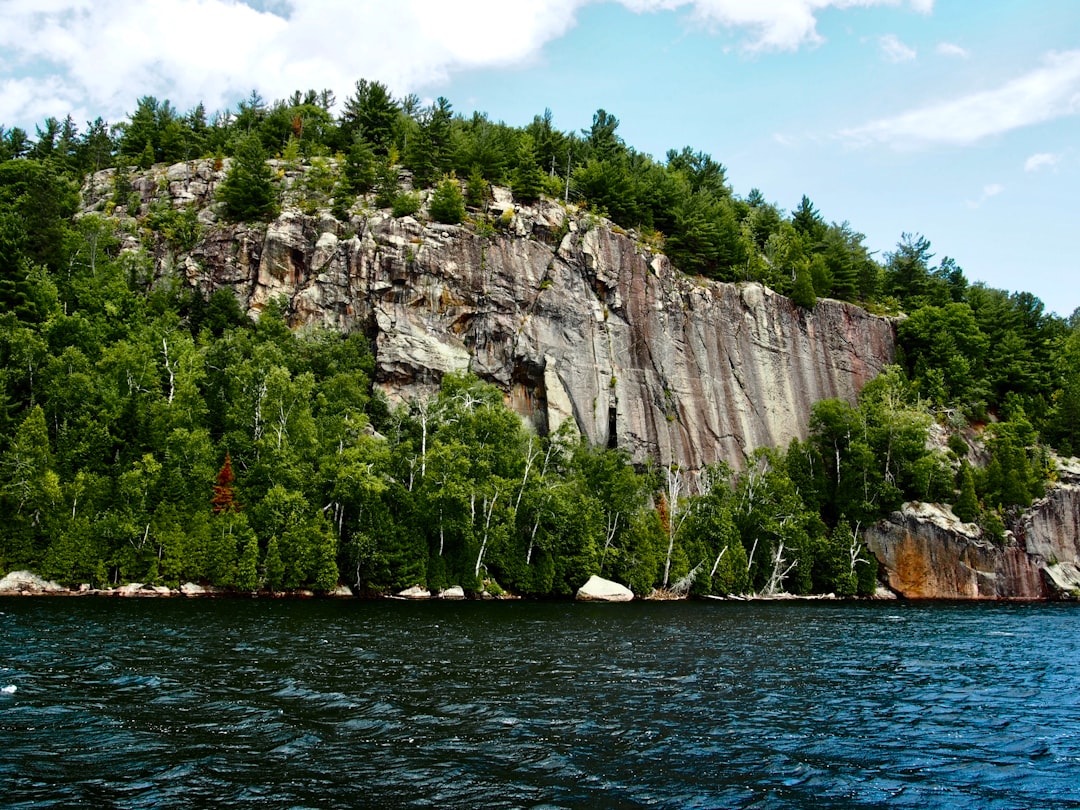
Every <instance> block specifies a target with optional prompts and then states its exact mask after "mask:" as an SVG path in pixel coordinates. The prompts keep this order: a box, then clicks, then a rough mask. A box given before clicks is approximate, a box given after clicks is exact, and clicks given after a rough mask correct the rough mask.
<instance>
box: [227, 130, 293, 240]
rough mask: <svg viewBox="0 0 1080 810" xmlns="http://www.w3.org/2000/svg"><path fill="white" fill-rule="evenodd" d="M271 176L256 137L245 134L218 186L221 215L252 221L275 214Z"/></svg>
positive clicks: (275, 198) (266, 218)
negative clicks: (221, 208) (221, 207)
mask: <svg viewBox="0 0 1080 810" xmlns="http://www.w3.org/2000/svg"><path fill="white" fill-rule="evenodd" d="M273 178H274V175H273V172H272V171H271V169H270V166H269V165H267V163H266V153H265V152H264V151H263V148H262V145H261V144H260V143H259V139H258V138H257V137H256V136H254V135H249V136H248V137H246V138H245V139H244V140H243V141H242V142H241V143H240V146H239V147H238V149H237V151H236V157H235V158H233V162H232V165H231V166H230V167H229V172H228V174H227V175H226V176H225V179H224V180H223V181H222V182H221V185H220V186H219V187H218V199H220V200H221V201H222V203H224V206H223V213H224V216H225V218H226V219H227V220H229V221H231V222H252V221H269V220H271V219H273V218H274V217H276V216H277V213H278V203H277V193H276V191H275V189H274V184H273Z"/></svg>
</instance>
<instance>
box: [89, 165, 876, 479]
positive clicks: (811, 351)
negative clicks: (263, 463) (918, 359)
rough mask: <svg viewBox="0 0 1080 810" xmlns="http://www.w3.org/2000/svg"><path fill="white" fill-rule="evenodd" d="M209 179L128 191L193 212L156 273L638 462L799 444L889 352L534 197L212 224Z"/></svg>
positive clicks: (838, 318)
mask: <svg viewBox="0 0 1080 810" xmlns="http://www.w3.org/2000/svg"><path fill="white" fill-rule="evenodd" d="M282 171H283V172H284V173H285V180H284V181H283V182H284V183H285V184H286V185H288V184H289V183H291V182H295V178H294V177H293V175H295V174H297V170H289V172H285V170H284V169H282ZM110 172H111V170H110ZM110 172H104V173H100V174H99V175H95V176H94V177H93V178H91V180H90V181H89V182H88V184H87V187H86V188H85V189H84V204H85V206H86V207H87V208H88V209H93V208H95V207H96V208H98V209H101V208H102V207H103V206H104V205H105V203H104V202H103V200H104V199H105V194H106V190H107V188H108V186H109V183H110ZM290 172H291V174H290ZM221 176H222V169H215V167H214V166H213V164H212V162H211V161H196V162H193V163H187V164H179V165H177V166H173V167H169V168H164V167H158V168H157V169H155V170H154V171H153V172H152V173H151V175H149V176H148V177H146V178H136V179H134V180H133V187H134V188H135V189H136V190H137V191H138V193H139V194H140V199H141V200H142V205H143V208H145V206H146V205H148V204H149V203H150V202H152V201H153V200H154V199H157V198H165V199H168V200H170V201H171V202H172V204H174V205H176V206H182V205H185V204H192V205H195V206H201V210H200V212H199V220H200V221H201V222H202V223H204V230H203V236H202V239H201V240H200V242H199V244H198V245H197V246H196V247H195V248H194V249H192V250H191V251H190V252H189V253H184V254H179V255H172V254H170V253H169V251H168V250H159V251H158V253H159V257H158V258H159V262H158V267H159V272H160V273H162V274H164V273H170V272H171V273H173V274H179V275H182V276H183V277H184V278H185V279H186V281H187V282H188V283H190V284H192V285H194V286H197V287H198V288H199V289H200V290H202V291H203V293H204V294H209V293H210V292H212V291H213V290H215V289H219V288H222V287H225V288H228V289H231V290H232V291H233V292H234V293H235V294H236V296H237V298H238V300H239V301H240V302H241V305H242V306H244V307H246V308H247V310H248V312H249V313H251V314H252V315H253V316H257V314H258V313H259V312H260V311H261V310H262V309H263V308H264V307H265V306H266V304H267V303H268V302H269V301H271V300H272V299H277V298H279V297H281V296H284V298H285V299H286V300H287V301H288V311H289V314H290V318H291V321H292V324H293V325H294V326H297V327H300V326H322V327H329V328H332V329H338V330H363V331H364V332H365V333H367V334H368V335H369V336H370V337H371V338H372V343H373V345H374V348H375V358H376V372H375V376H376V383H377V384H378V385H380V386H381V387H382V388H383V389H384V390H385V391H386V392H387V393H388V394H389V395H390V396H391V398H392V399H395V398H404V397H410V396H415V395H422V394H425V393H429V392H430V391H431V390H433V389H434V387H435V386H437V385H438V383H439V380H440V379H441V378H442V376H443V375H444V374H446V373H447V372H452V371H466V370H468V371H472V372H474V373H476V374H477V375H478V376H480V377H481V378H483V379H485V380H488V381H490V382H493V383H495V384H497V385H498V386H500V387H501V388H502V390H503V391H504V392H505V395H506V399H507V402H508V404H509V405H510V406H511V407H513V408H514V409H515V410H516V411H518V412H519V413H520V414H521V415H522V416H523V417H524V418H525V419H527V420H528V421H530V422H531V423H532V424H533V425H534V426H535V427H537V428H538V429H539V430H541V431H543V430H553V429H555V428H557V427H558V426H559V425H561V424H562V423H563V422H565V421H567V420H572V421H573V423H574V424H576V426H577V428H578V430H579V431H580V432H581V433H583V434H584V435H585V436H586V437H587V438H588V439H589V440H590V441H591V442H593V443H595V444H598V445H606V446H611V447H621V448H625V449H627V450H629V451H630V453H631V455H632V457H633V458H634V460H636V461H644V460H645V459H647V458H651V459H655V460H658V461H660V462H662V463H668V462H671V461H678V462H679V463H680V464H683V465H684V466H687V467H690V468H699V467H701V466H702V465H704V464H707V463H710V462H714V461H718V460H727V461H729V462H733V463H734V464H735V465H736V466H739V465H740V464H741V462H742V459H743V458H744V456H745V454H747V453H749V452H750V451H751V450H753V449H754V448H756V447H760V446H764V445H777V444H783V443H786V442H787V441H788V440H789V439H791V438H792V437H795V436H805V435H806V432H807V427H808V420H809V415H810V407H811V405H812V404H813V403H814V402H816V401H818V400H820V399H823V398H829V397H840V398H843V399H846V400H849V401H851V400H853V399H854V397H855V396H856V394H857V392H858V391H859V389H860V388H861V387H862V385H863V384H864V383H865V382H867V381H868V380H870V379H872V378H873V377H874V376H875V375H876V374H877V373H878V372H879V371H880V369H881V368H882V367H883V366H884V365H886V364H888V363H890V362H891V361H892V359H893V354H894V338H895V330H894V325H893V323H892V322H891V321H889V320H888V319H884V318H879V317H875V316H872V315H870V314H868V313H867V312H865V311H864V310H862V309H860V308H858V307H855V306H852V305H848V304H844V303H840V302H836V301H830V300H822V301H820V302H818V304H817V306H816V307H815V308H814V309H813V310H812V311H806V310H802V309H800V308H798V307H796V306H795V305H793V304H792V303H791V302H790V301H789V300H788V299H786V298H784V297H782V296H780V295H776V294H774V293H773V292H771V291H770V290H768V289H767V288H765V287H762V286H760V285H758V284H740V285H735V284H719V283H713V282H709V281H704V280H702V279H693V278H688V277H686V276H684V275H682V274H681V273H679V272H677V271H676V270H675V269H674V268H673V267H672V266H671V265H670V263H669V262H668V260H667V258H666V257H665V256H663V255H662V254H659V253H655V252H653V251H651V250H650V249H649V248H648V247H647V246H645V245H644V244H642V243H641V242H640V241H638V240H636V239H635V238H634V236H633V235H632V234H628V233H626V232H624V231H622V230H621V229H618V228H615V227H613V226H611V225H610V223H608V222H606V221H605V220H601V219H598V218H596V217H594V216H593V215H591V214H588V213H583V212H580V211H578V210H577V209H574V208H573V207H570V208H566V207H564V206H563V205H561V204H559V203H556V202H553V201H550V200H548V201H542V202H540V203H538V204H537V205H535V206H529V207H524V206H517V207H515V206H514V204H513V200H512V199H511V198H510V195H509V192H506V191H505V190H500V189H496V190H495V202H494V203H493V205H492V206H491V210H490V212H489V213H490V215H491V216H492V217H493V219H492V220H491V221H494V222H496V223H499V227H498V228H494V229H493V228H491V227H490V226H488V227H486V228H478V227H476V226H472V225H467V226H452V225H438V224H422V223H421V222H420V221H418V220H417V219H413V218H412V217H403V218H400V219H394V218H392V217H391V216H390V215H389V213H387V212H385V211H378V210H367V209H360V208H356V209H354V212H355V213H354V214H353V216H352V218H351V220H350V221H349V222H348V223H343V222H339V221H338V220H336V219H334V218H333V217H331V216H329V215H328V214H321V215H315V216H309V215H306V214H303V213H301V212H300V210H299V209H298V208H296V207H290V205H289V204H288V196H286V205H285V207H284V209H283V213H282V214H281V216H280V217H278V219H277V220H275V221H274V222H271V223H269V224H268V225H260V226H251V225H238V226H229V225H223V224H218V223H216V221H215V217H214V215H213V208H212V205H211V203H212V199H213V197H212V194H213V189H214V187H215V185H216V183H217V182H218V181H219V180H220V178H221ZM505 212H508V213H506V215H505V216H503V214H504V213H505ZM422 214H423V211H421V214H420V216H422Z"/></svg>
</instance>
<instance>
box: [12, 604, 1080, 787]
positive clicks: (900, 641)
mask: <svg viewBox="0 0 1080 810" xmlns="http://www.w3.org/2000/svg"><path fill="white" fill-rule="evenodd" d="M1078 629H1080V612H1077V611H1076V610H1075V609H1073V608H1070V607H1069V606H1061V605H941V604H936V605H908V604H904V603H889V604H881V603H878V604H850V605H849V604H835V603H834V604H828V603H812V604H806V603H797V604H792V603H779V604H777V603H708V604H703V603H660V604H655V603H650V604H643V603H631V604H624V605H585V604H573V603H565V604H563V603H558V604H555V603H520V602H519V603H497V604H492V603H479V602H465V603H407V602H362V601H347V602H336V601H335V602H281V601H243V600H216V601H198V600H194V601H189V600H180V599H172V600H147V601H142V600H140V601H134V602H133V601H127V600H107V599H30V598H11V599H5V600H0V687H3V686H9V685H10V686H15V687H17V688H16V690H15V691H14V692H11V693H7V692H2V691H0V741H2V743H0V744H2V750H3V754H2V755H0V804H3V806H5V807H16V808H21V807H26V808H29V807H35V808H38V807H49V806H57V807H59V806H63V807H72V806H86V807H116V808H144V807H145V808H150V807H154V808H163V807H226V806H228V807H249V806H250V807H255V806H258V807H311V808H336V807H340V808H352V807H544V808H552V807H601V806H602V807H628V808H629V807H672V808H675V807H678V808H682V807H702V808H712V807H754V808H796V807H835V808H841V807H881V806H885V805H888V806H889V807H905V806H908V807H919V808H926V807H969V808H1030V807H1040V808H1066V807H1073V808H1075V807H1080V779H1078V777H1077V773H1078V771H1077V766H1078V765H1080V697H1078V695H1077V691H1076V689H1075V688H1074V684H1073V679H1074V674H1075V672H1076V667H1077V664H1078V663H1080V641H1078V639H1080V633H1078V632H1077V630H1078Z"/></svg>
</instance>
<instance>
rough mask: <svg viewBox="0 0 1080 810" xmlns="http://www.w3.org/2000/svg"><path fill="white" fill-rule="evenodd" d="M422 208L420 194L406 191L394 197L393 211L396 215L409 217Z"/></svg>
mask: <svg viewBox="0 0 1080 810" xmlns="http://www.w3.org/2000/svg"><path fill="white" fill-rule="evenodd" d="M419 210H420V195H419V194H416V193H415V192H409V191H405V192H402V193H401V194H398V195H397V196H396V197H394V203H393V205H392V206H391V211H392V213H393V215H394V216H395V217H407V216H411V215H413V214H415V213H416V212H417V211H419Z"/></svg>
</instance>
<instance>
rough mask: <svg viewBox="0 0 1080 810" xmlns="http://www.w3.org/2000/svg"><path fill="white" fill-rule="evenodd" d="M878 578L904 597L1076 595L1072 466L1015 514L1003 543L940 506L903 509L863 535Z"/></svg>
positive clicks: (1078, 561)
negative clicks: (1035, 499)
mask: <svg viewBox="0 0 1080 810" xmlns="http://www.w3.org/2000/svg"><path fill="white" fill-rule="evenodd" d="M865 538H866V542H867V545H868V546H869V548H870V550H871V551H872V552H873V553H874V554H875V555H876V556H877V558H878V562H879V564H880V568H879V575H880V576H881V577H882V579H883V580H884V581H885V583H886V584H887V585H888V587H889V588H890V589H892V590H893V591H894V592H896V593H897V594H899V595H901V596H904V597H907V598H912V599H1055V598H1065V599H1076V598H1078V597H1080V465H1077V464H1076V463H1075V460H1073V462H1072V463H1065V462H1062V463H1060V464H1059V468H1058V480H1057V481H1056V482H1054V483H1053V484H1052V485H1051V486H1050V487H1049V489H1048V491H1047V494H1046V497H1045V498H1042V499H1040V500H1038V501H1036V502H1035V503H1034V504H1032V507H1031V508H1030V509H1029V510H1027V511H1025V512H1024V513H1023V514H1022V515H1020V516H1019V517H1018V518H1017V519H1016V520H1015V521H1014V523H1013V525H1012V529H1011V530H1010V531H1008V532H1006V534H1005V539H1004V542H1002V543H997V542H993V541H992V540H990V539H988V538H986V537H985V536H984V535H983V533H982V532H981V531H980V530H979V528H978V527H977V526H975V525H974V524H968V523H962V522H961V521H960V520H959V519H957V518H956V516H955V515H953V514H952V512H951V511H949V510H948V509H947V508H943V507H941V506H936V505H931V504H919V503H908V504H904V506H903V508H902V509H901V510H900V511H898V512H894V513H893V515H892V516H891V517H890V518H889V519H887V520H883V521H880V522H879V523H878V524H877V525H875V526H873V527H871V528H870V529H869V530H867V532H866V535H865Z"/></svg>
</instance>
